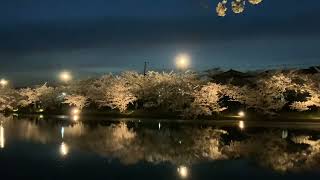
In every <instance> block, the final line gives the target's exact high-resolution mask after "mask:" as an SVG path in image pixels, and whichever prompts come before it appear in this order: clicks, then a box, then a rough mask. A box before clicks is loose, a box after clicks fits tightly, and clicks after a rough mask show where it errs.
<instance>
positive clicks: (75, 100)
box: [63, 95, 88, 109]
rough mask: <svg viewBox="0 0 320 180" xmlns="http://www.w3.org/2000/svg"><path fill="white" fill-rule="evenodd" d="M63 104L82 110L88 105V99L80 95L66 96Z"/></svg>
mask: <svg viewBox="0 0 320 180" xmlns="http://www.w3.org/2000/svg"><path fill="white" fill-rule="evenodd" d="M63 103H65V104H69V105H70V106H75V107H77V108H79V109H82V108H84V107H86V106H87V105H88V98H87V97H85V96H82V95H67V96H66V97H65V100H64V102H63Z"/></svg>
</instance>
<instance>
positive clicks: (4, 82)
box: [0, 79, 9, 86]
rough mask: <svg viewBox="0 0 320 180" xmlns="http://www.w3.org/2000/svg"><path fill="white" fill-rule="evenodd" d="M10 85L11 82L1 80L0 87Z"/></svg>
mask: <svg viewBox="0 0 320 180" xmlns="http://www.w3.org/2000/svg"><path fill="white" fill-rule="evenodd" d="M8 83H9V82H8V81H7V80H5V79H1V80H0V85H1V86H6V85H8Z"/></svg>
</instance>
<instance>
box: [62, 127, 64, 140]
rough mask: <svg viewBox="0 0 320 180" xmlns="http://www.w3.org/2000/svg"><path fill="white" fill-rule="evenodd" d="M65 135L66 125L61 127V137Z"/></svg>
mask: <svg viewBox="0 0 320 180" xmlns="http://www.w3.org/2000/svg"><path fill="white" fill-rule="evenodd" d="M63 137H64V127H62V128H61V139H63Z"/></svg>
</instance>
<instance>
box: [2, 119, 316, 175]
mask: <svg viewBox="0 0 320 180" xmlns="http://www.w3.org/2000/svg"><path fill="white" fill-rule="evenodd" d="M2 125H3V128H4V129H5V130H6V138H9V141H10V138H12V137H19V138H23V139H24V140H30V141H34V142H40V143H44V144H47V143H59V142H60V141H61V135H60V133H59V127H60V126H59V125H57V126H52V124H48V123H47V124H46V123H44V124H36V123H34V122H32V121H27V120H25V121H23V120H14V119H12V118H11V119H7V120H5V121H3V124H2ZM15 132H20V133H18V134H17V133H15ZM63 139H64V142H65V143H66V144H68V147H69V148H72V149H81V150H86V151H90V152H94V153H97V154H99V155H101V156H106V157H111V158H115V159H119V160H120V161H121V162H122V163H124V164H134V163H137V162H139V161H147V162H150V163H155V164H157V163H161V162H170V163H172V164H175V165H177V166H180V165H185V166H190V165H192V164H194V163H197V162H201V161H203V160H227V159H238V158H249V159H253V160H254V161H256V162H257V163H258V164H261V165H262V166H265V167H270V168H272V169H274V170H276V171H281V172H285V171H304V170H311V169H315V168H318V167H319V165H320V164H319V163H320V140H314V139H312V138H311V137H309V136H300V135H294V134H292V133H289V135H288V136H286V137H283V136H282V131H266V132H264V133H257V134H256V133H255V134H246V139H244V140H236V141H235V140H230V139H234V134H229V133H228V132H227V131H224V130H219V129H212V128H197V127H189V126H185V127H181V128H179V129H169V128H165V127H163V128H162V129H161V130H160V131H159V130H158V129H157V128H156V129H148V128H142V129H136V130H133V129H129V128H128V126H127V125H126V123H119V124H113V125H111V126H108V127H105V126H98V127H95V128H92V127H91V128H90V127H88V126H86V125H84V124H81V123H78V124H75V125H73V126H65V127H64V138H63ZM227 139H229V140H227ZM70 153H72V152H70Z"/></svg>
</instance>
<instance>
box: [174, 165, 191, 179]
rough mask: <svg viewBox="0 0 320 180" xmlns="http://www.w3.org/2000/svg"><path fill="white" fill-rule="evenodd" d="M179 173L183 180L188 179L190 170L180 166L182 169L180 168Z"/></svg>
mask: <svg viewBox="0 0 320 180" xmlns="http://www.w3.org/2000/svg"><path fill="white" fill-rule="evenodd" d="M177 171H178V174H179V176H180V177H181V178H182V179H185V178H187V177H188V175H189V172H188V168H187V167H186V166H180V167H178V169H177Z"/></svg>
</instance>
